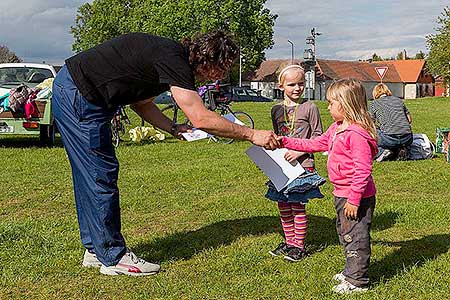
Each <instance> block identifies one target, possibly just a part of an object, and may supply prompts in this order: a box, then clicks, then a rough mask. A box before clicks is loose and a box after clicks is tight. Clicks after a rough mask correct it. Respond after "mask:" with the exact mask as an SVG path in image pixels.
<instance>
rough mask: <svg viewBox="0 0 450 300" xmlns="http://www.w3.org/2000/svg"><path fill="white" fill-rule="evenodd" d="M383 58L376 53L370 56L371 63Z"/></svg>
mask: <svg viewBox="0 0 450 300" xmlns="http://www.w3.org/2000/svg"><path fill="white" fill-rule="evenodd" d="M382 60H383V58H382V57H381V56H378V55H377V54H376V53H374V54H372V61H382Z"/></svg>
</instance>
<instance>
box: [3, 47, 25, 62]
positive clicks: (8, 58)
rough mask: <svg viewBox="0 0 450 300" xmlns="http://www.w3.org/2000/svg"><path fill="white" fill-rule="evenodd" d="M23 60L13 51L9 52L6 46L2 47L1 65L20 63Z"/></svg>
mask: <svg viewBox="0 0 450 300" xmlns="http://www.w3.org/2000/svg"><path fill="white" fill-rule="evenodd" d="M19 62H22V59H21V58H20V57H18V56H17V55H16V53H14V52H13V51H11V50H9V48H8V47H6V46H5V45H0V64H2V63H19Z"/></svg>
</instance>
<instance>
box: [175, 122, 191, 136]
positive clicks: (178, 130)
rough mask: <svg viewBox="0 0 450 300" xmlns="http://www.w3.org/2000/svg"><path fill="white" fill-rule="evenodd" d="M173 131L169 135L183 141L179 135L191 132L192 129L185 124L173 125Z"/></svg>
mask: <svg viewBox="0 0 450 300" xmlns="http://www.w3.org/2000/svg"><path fill="white" fill-rule="evenodd" d="M173 129H174V130H173V131H172V132H171V134H172V135H173V136H174V137H176V138H177V139H179V140H183V139H184V138H183V136H182V135H181V134H182V133H183V132H192V127H191V126H189V125H187V124H175V126H174V127H173Z"/></svg>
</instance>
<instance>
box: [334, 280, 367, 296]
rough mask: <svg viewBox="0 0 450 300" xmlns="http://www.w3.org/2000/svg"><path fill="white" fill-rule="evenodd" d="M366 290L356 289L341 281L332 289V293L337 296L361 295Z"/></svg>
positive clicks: (345, 281)
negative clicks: (337, 294)
mask: <svg viewBox="0 0 450 300" xmlns="http://www.w3.org/2000/svg"><path fill="white" fill-rule="evenodd" d="M367 290H368V288H366V287H365V288H361V287H357V286H355V285H353V284H351V283H350V282H348V281H347V280H345V279H344V280H343V281H341V283H339V284H338V285H335V286H334V287H333V289H332V291H333V292H335V293H339V294H351V293H362V292H366V291H367Z"/></svg>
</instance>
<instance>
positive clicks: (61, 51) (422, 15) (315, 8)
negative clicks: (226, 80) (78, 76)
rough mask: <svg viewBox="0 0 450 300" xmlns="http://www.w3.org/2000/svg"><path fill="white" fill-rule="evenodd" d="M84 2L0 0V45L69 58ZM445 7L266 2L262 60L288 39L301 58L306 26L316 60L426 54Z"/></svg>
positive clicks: (391, 0)
mask: <svg viewBox="0 0 450 300" xmlns="http://www.w3.org/2000/svg"><path fill="white" fill-rule="evenodd" d="M86 2H92V0H89V1H83V0H0V45H3V44H4V45H6V46H8V47H9V48H10V49H11V50H12V51H14V52H16V54H17V55H19V56H20V57H22V58H24V59H25V60H26V61H37V62H39V61H43V60H45V61H47V62H50V63H56V64H61V63H62V62H63V61H64V59H65V58H67V57H69V56H71V55H72V51H71V45H72V43H73V37H72V35H71V34H70V33H69V30H70V26H72V25H74V20H75V16H76V13H77V9H78V7H79V6H81V5H82V4H83V3H86ZM446 5H448V0H427V1H410V0H377V1H369V0H329V1H324V0H322V1H320V0H316V1H310V0H308V1H306V0H268V1H267V3H266V6H267V7H268V8H270V9H271V11H272V12H273V13H276V14H278V15H279V17H278V19H277V21H276V25H275V28H274V30H275V35H274V41H275V45H274V47H273V49H271V50H268V51H267V57H268V58H289V57H290V56H291V45H290V44H289V43H288V41H287V40H288V39H289V40H291V41H292V42H293V43H294V45H295V56H296V57H302V56H303V50H304V48H305V46H306V45H305V39H306V37H307V35H309V31H310V29H311V28H312V27H316V28H317V29H318V30H319V31H321V32H323V35H321V36H319V37H318V39H317V56H318V57H321V58H328V59H337V58H339V59H358V58H363V57H365V56H367V57H368V56H370V55H371V54H373V53H374V52H376V53H377V54H378V55H382V56H393V55H392V54H391V53H394V55H396V53H398V52H400V51H402V50H403V49H406V50H407V51H408V52H409V53H410V54H411V55H414V54H415V53H416V52H417V51H419V50H422V51H425V50H426V47H425V36H426V35H428V34H430V33H433V32H434V27H435V26H436V23H435V20H436V19H437V17H438V16H439V15H440V13H441V12H442V11H443V9H444V7H445V6H446Z"/></svg>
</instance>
